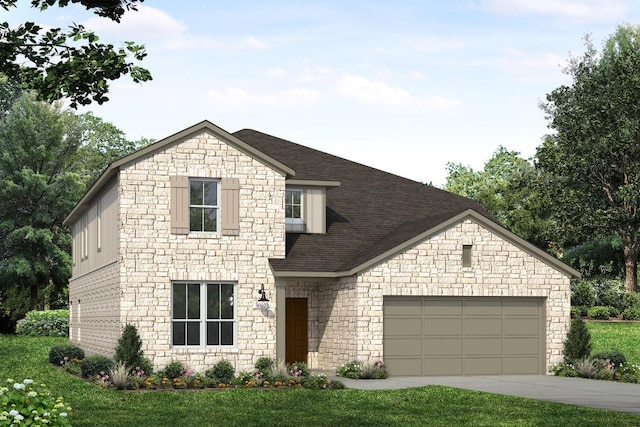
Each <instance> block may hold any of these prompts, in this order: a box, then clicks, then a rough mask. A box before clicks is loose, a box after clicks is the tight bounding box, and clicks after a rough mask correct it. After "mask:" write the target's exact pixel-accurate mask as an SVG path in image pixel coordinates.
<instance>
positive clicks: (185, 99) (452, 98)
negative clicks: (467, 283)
mask: <svg viewBox="0 0 640 427" xmlns="http://www.w3.org/2000/svg"><path fill="white" fill-rule="evenodd" d="M22 3H24V4H23V5H21V7H20V8H19V9H12V10H11V11H10V12H9V13H8V14H7V13H4V12H3V13H4V14H5V15H6V16H7V18H6V19H8V20H9V21H10V22H11V23H18V22H21V21H22V20H25V19H28V20H32V21H36V22H38V23H40V24H43V25H50V26H61V25H67V24H68V23H70V22H76V23H82V24H84V25H85V26H87V27H89V28H91V29H95V30H96V32H97V33H98V34H99V35H101V37H102V41H108V42H113V43H115V44H120V43H121V42H122V41H125V40H134V41H136V42H139V43H142V44H145V45H146V47H147V50H148V53H149V56H148V58H147V59H145V61H143V62H142V63H141V65H143V66H145V67H147V68H149V69H150V71H151V72H152V74H153V77H154V80H153V81H152V82H148V83H144V84H142V85H138V84H134V83H132V82H131V81H130V79H128V78H123V79H121V80H119V81H117V82H115V83H113V85H112V90H111V95H110V98H111V100H110V101H109V102H108V103H106V104H104V105H102V106H98V105H95V106H94V105H92V106H90V107H89V108H88V110H91V111H93V112H94V113H95V114H96V115H97V116H99V117H102V118H103V119H104V120H106V121H109V122H112V123H113V124H114V125H116V126H117V127H119V128H120V129H122V130H124V131H125V132H126V133H127V135H128V136H129V138H131V139H137V138H139V137H142V136H144V137H148V138H155V139H161V138H164V137H166V136H169V135H171V134H173V133H175V132H178V131H180V130H182V129H184V128H186V127H188V126H190V125H192V124H195V123H197V122H200V121H201V120H204V119H207V120H210V121H211V122H213V123H215V124H217V125H218V126H220V127H221V128H223V129H225V130H227V131H230V132H233V131H236V130H239V129H243V128H251V129H256V130H259V131H262V132H266V133H269V134H272V135H275V136H278V137H281V138H284V139H288V140H291V141H294V142H297V143H300V144H303V145H307V146H310V147H313V148H317V149H320V150H323V151H326V152H329V153H332V154H336V155H339V156H341V157H345V158H348V159H350V160H354V161H357V162H360V163H364V164H367V165H370V166H374V167H377V168H380V169H383V170H386V171H389V172H392V173H395V174H398V175H402V176H406V177H408V178H411V179H414V180H417V181H421V182H432V183H433V184H435V185H438V186H442V185H443V184H444V183H445V181H446V176H447V168H446V164H447V162H453V163H462V164H464V165H468V166H471V167H473V168H474V169H476V170H478V169H481V168H482V167H483V165H484V163H485V162H486V161H487V160H489V158H491V156H492V154H493V153H494V152H495V151H496V149H497V148H498V147H499V146H500V145H503V146H505V147H507V148H508V149H509V150H515V151H518V152H520V153H521V154H522V155H523V156H524V157H531V156H533V155H534V154H535V149H536V147H537V146H538V145H540V143H541V138H542V137H543V136H544V135H545V134H546V133H547V132H548V129H547V127H546V120H545V117H544V113H543V112H542V111H541V110H540V109H539V107H538V105H539V103H540V102H541V101H542V100H544V98H545V95H546V94H547V93H548V92H550V91H552V90H553V89H554V88H556V87H558V86H559V85H561V84H566V83H569V82H570V80H569V77H568V76H567V75H565V74H563V73H562V69H563V67H564V65H565V64H566V62H567V59H568V58H569V55H570V53H571V54H574V55H580V54H581V53H582V52H583V51H584V43H583V37H584V35H585V34H587V33H590V34H591V35H592V38H593V40H594V42H595V44H596V46H598V47H599V46H600V45H601V44H602V41H603V40H604V39H605V38H606V37H607V36H609V35H611V34H612V33H613V32H614V31H615V29H616V26H617V25H619V24H623V23H631V24H636V23H638V20H639V18H640V5H639V4H638V2H634V1H632V0H459V1H458V0H447V1H444V0H437V1H436V0H433V1H409V0H407V1H398V0H395V1H376V0H370V1H349V0H343V1H316V2H308V1H302V0H298V1H268V2H267V1H188V0H185V1H180V2H177V1H175V0H147V1H145V2H144V3H143V4H142V5H141V6H140V7H139V11H138V12H131V13H128V14H127V15H125V17H124V19H123V20H122V23H121V24H113V23H111V22H110V21H108V20H105V19H102V18H97V17H95V16H94V15H92V14H90V13H88V12H86V11H84V10H83V8H81V7H76V6H72V7H67V8H63V9H58V8H54V9H50V10H48V11H46V12H44V13H40V12H38V11H37V10H34V9H30V8H28V7H27V6H28V4H29V2H27V1H23V2H22ZM83 111H84V110H83Z"/></svg>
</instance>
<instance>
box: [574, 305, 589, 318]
mask: <svg viewBox="0 0 640 427" xmlns="http://www.w3.org/2000/svg"><path fill="white" fill-rule="evenodd" d="M575 308H576V309H577V310H578V312H579V313H580V316H583V317H584V316H586V315H587V312H588V311H589V307H587V306H586V305H578V306H576V307H575Z"/></svg>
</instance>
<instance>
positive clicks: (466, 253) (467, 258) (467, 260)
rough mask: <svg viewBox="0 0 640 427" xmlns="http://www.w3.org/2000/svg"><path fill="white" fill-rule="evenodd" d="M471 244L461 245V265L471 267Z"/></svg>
mask: <svg viewBox="0 0 640 427" xmlns="http://www.w3.org/2000/svg"><path fill="white" fill-rule="evenodd" d="M472 247H473V245H462V266H463V267H471V248H472Z"/></svg>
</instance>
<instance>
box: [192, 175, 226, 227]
mask: <svg viewBox="0 0 640 427" xmlns="http://www.w3.org/2000/svg"><path fill="white" fill-rule="evenodd" d="M218 208H219V206H218V181H215V180H206V179H191V180H189V230H190V231H210V232H216V231H218Z"/></svg>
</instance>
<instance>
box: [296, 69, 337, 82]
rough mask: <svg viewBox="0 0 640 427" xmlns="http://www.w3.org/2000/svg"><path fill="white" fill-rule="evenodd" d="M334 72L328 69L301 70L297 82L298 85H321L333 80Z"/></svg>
mask: <svg viewBox="0 0 640 427" xmlns="http://www.w3.org/2000/svg"><path fill="white" fill-rule="evenodd" d="M335 76H336V72H335V71H334V70H332V69H331V68H329V67H316V68H312V69H307V70H302V71H301V72H300V74H299V75H298V78H297V81H298V82H300V83H322V82H327V81H330V80H333V79H334V78H335Z"/></svg>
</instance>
